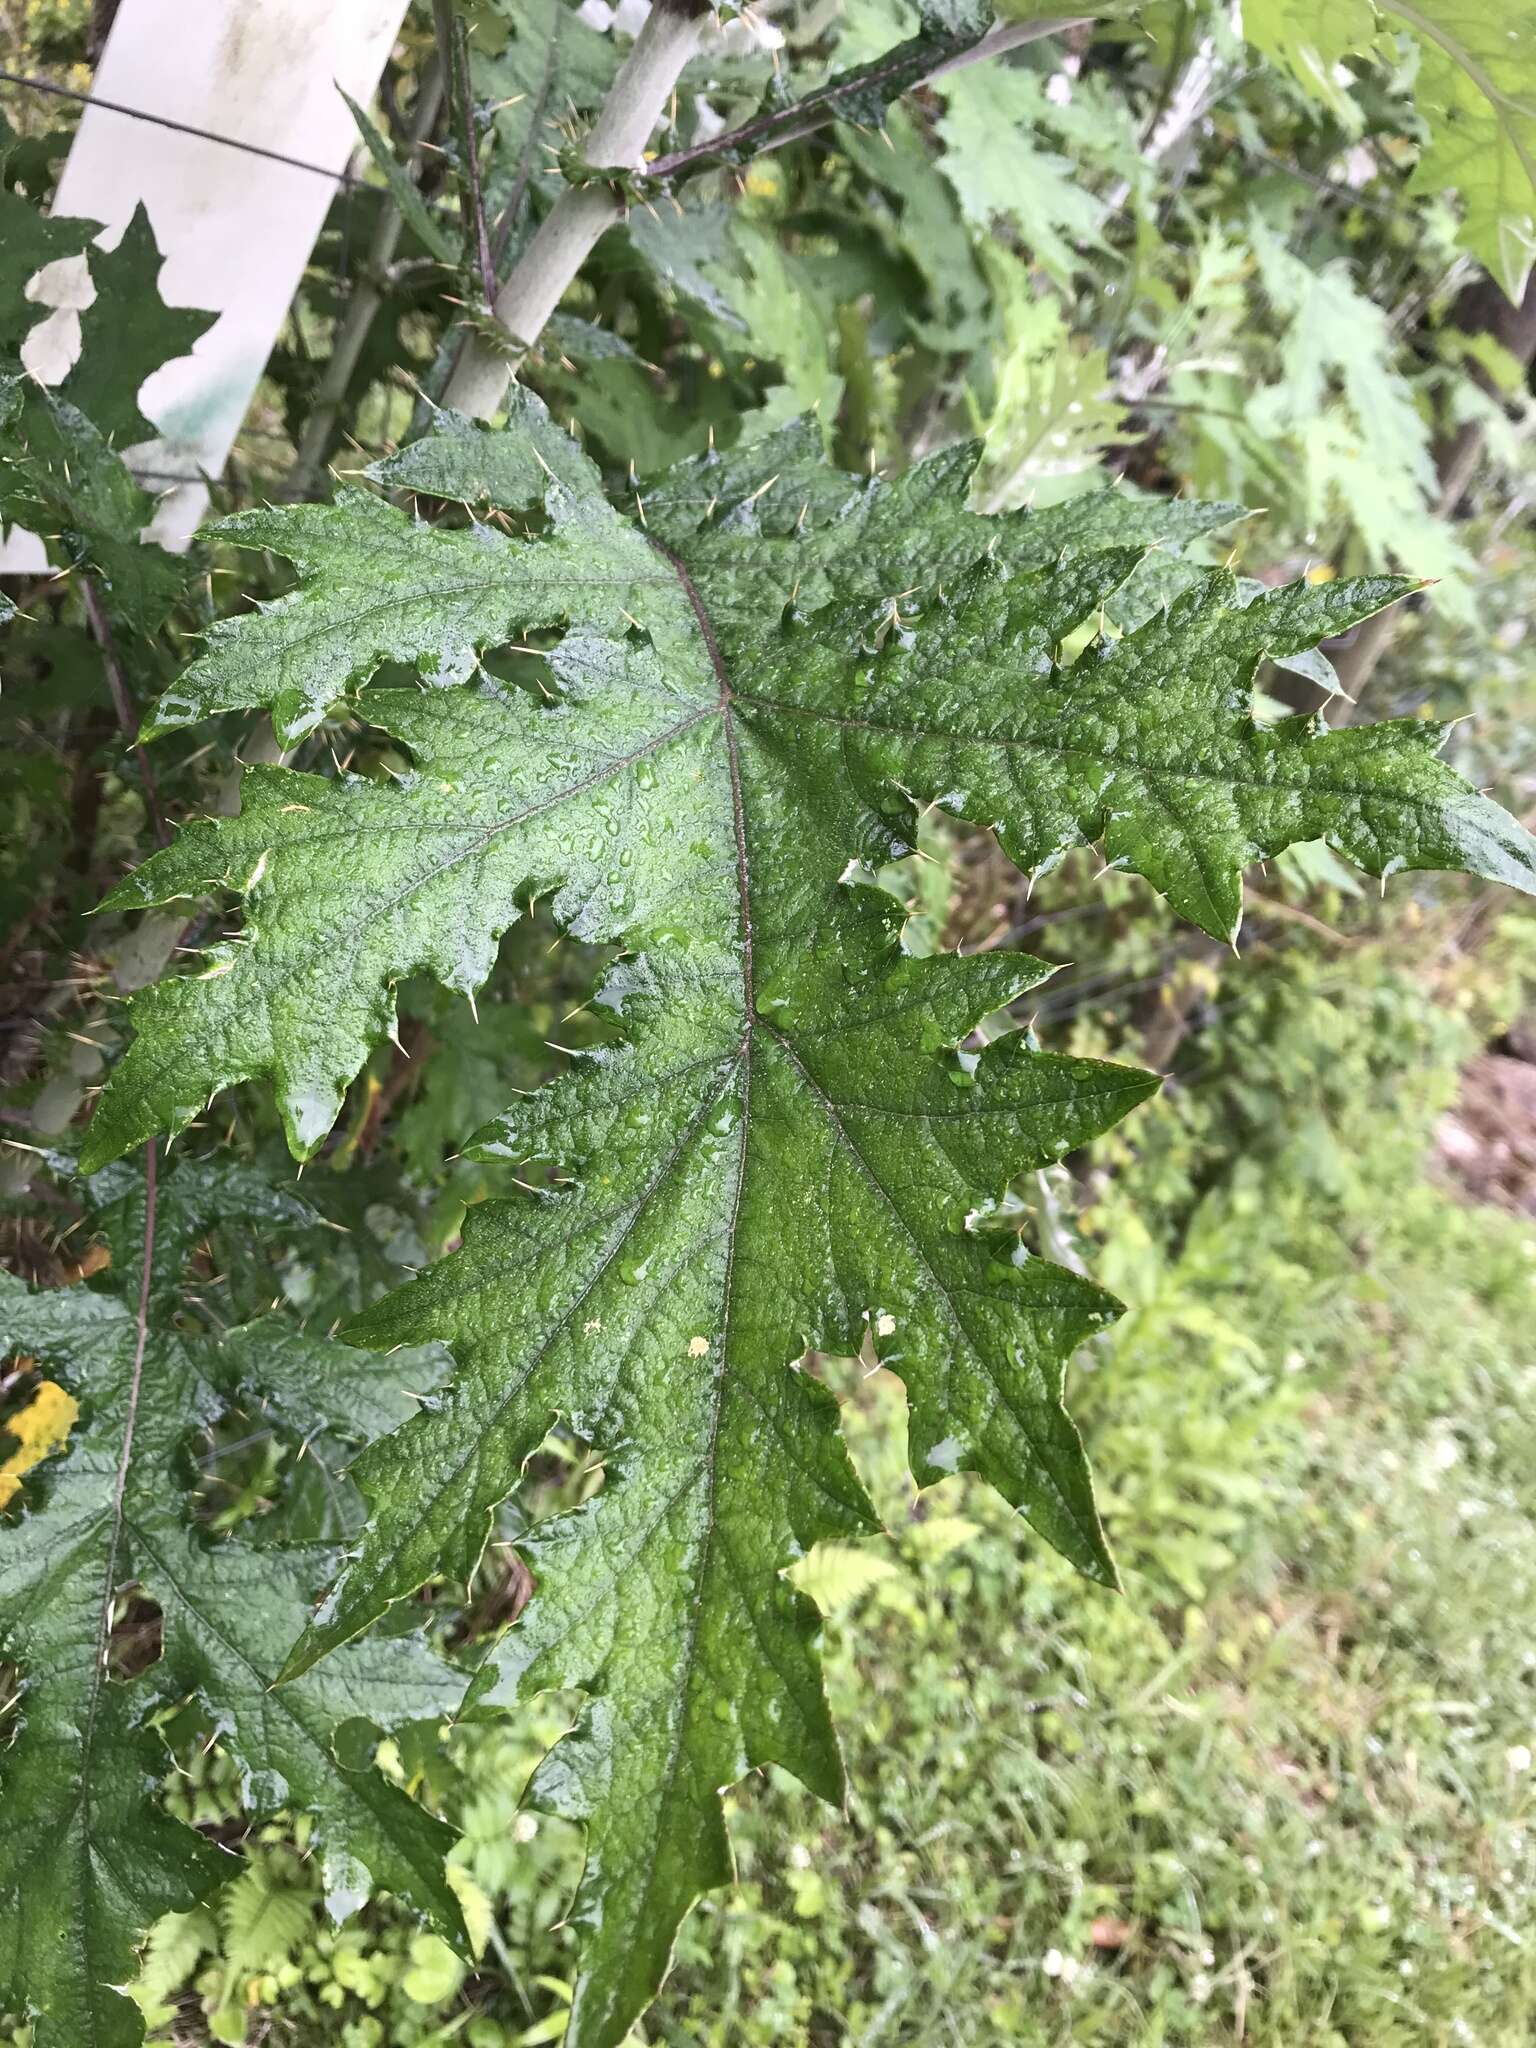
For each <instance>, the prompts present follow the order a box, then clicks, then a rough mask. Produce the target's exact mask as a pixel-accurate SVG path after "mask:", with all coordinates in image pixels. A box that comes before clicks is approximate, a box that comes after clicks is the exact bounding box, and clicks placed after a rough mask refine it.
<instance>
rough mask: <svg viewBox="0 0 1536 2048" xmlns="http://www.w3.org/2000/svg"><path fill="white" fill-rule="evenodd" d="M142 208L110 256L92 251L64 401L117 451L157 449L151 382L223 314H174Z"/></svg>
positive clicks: (178, 310)
mask: <svg viewBox="0 0 1536 2048" xmlns="http://www.w3.org/2000/svg"><path fill="white" fill-rule="evenodd" d="M162 260H163V259H162V258H161V255H160V248H159V244H158V243H157V242H156V240H155V233H154V229H153V228H152V227H151V226H150V224H149V214H148V212H147V210H146V209H145V206H144V204H143V201H142V200H141V201H140V203H139V204H138V205H137V206H136V207H135V208H134V210H133V218H132V219H131V220H130V221H129V223H128V225H127V227H126V228H125V229H124V230H123V237H122V240H121V241H120V242H119V243H118V245H117V247H116V248H115V249H113V250H111V251H107V250H103V249H92V251H91V255H90V265H91V281H92V283H93V284H94V285H95V287H96V297H95V299H94V301H93V302H92V303H91V304H90V305H89V306H88V307H87V308H86V310H85V312H84V313H82V314H81V316H80V354H79V357H78V358H77V360H76V362H75V364H74V366H73V368H72V369H71V370H70V373H69V375H68V376H67V377H66V378H65V379H64V382H63V383H62V384H61V385H60V386H59V387H58V392H57V395H58V397H59V398H60V399H61V400H62V401H63V402H64V403H65V404H67V405H72V406H74V407H75V408H76V410H77V411H79V412H81V413H83V414H84V415H85V417H86V418H87V419H88V420H89V421H90V422H91V424H92V426H94V427H95V428H96V430H97V432H98V433H100V434H102V435H104V436H105V437H106V439H107V440H108V441H110V442H112V443H113V444H114V445H115V446H117V447H119V448H129V447H132V446H133V445H134V443H135V442H139V441H152V440H153V439H154V438H155V435H156V433H157V431H158V429H157V428H156V427H155V425H154V423H153V421H151V420H147V419H145V417H144V415H143V414H142V413H141V412H140V411H139V393H140V391H141V390H142V389H143V387H144V384H145V382H146V380H147V379H148V378H149V377H151V376H153V375H154V373H155V371H156V370H158V369H161V368H163V367H164V365H165V364H166V363H169V362H174V361H175V360H176V358H177V357H178V356H184V355H188V354H190V353H191V350H192V346H193V343H194V342H196V340H197V339H198V337H199V336H200V335H202V334H206V333H207V331H208V329H209V328H210V327H211V326H212V325H213V323H214V321H215V320H216V319H217V318H218V317H219V316H218V315H217V313H205V312H200V311H198V310H197V309H196V308H194V307H191V306H168V305H166V303H165V302H164V300H163V299H162V298H161V297H160V293H159V290H158V288H157V285H156V279H157V278H158V276H159V274H160V268H161V263H162Z"/></svg>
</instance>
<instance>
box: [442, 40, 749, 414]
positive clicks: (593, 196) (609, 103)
mask: <svg viewBox="0 0 1536 2048" xmlns="http://www.w3.org/2000/svg"><path fill="white" fill-rule="evenodd" d="M708 19H709V12H708V9H707V8H706V7H700V6H698V5H696V4H695V0H656V5H655V6H654V7H652V9H651V11H650V13H649V14H648V15H647V16H646V19H645V25H644V26H643V27H642V29H641V30H640V33H639V35H637V36H636V37H635V41H634V47H633V48H632V49H631V50H630V53H629V55H628V57H626V58H625V60H624V63H623V65H622V67H621V68H620V71H619V74H618V76H617V78H615V80H614V82H613V89H612V91H611V92H610V93H609V95H608V97H607V99H606V100H605V101H604V103H603V110H602V112H601V114H599V115H598V117H597V122H596V124H595V126H594V127H593V130H592V133H591V135H590V137H589V138H588V141H587V149H586V160H587V162H588V163H589V164H591V165H593V166H594V168H597V169H620V170H633V169H635V167H636V166H637V165H638V164H639V162H640V160H641V154H642V152H643V150H644V148H645V145H646V143H647V142H648V141H649V140H650V137H651V131H652V130H653V129H654V128H655V126H656V123H657V122H658V121H659V120H660V119H661V117H662V115H663V113H664V112H665V111H666V108H667V104H668V102H669V101H670V100H671V97H672V94H673V91H674V89H675V88H676V85H677V81H678V79H679V78H680V77H681V75H682V70H683V66H684V65H685V64H686V63H687V62H688V60H689V58H690V57H691V56H693V54H694V52H695V51H696V50H697V49H698V46H699V41H700V38H701V37H702V35H703V33H704V29H705V25H706V23H707V21H708ZM623 212H624V203H623V201H622V199H621V198H620V197H619V195H618V194H617V193H616V192H615V191H613V190H612V189H611V188H610V187H609V186H608V185H606V184H592V185H573V186H572V187H571V188H570V189H569V190H568V191H566V192H562V193H561V195H560V197H559V198H558V199H557V200H556V201H555V204H554V206H553V207H552V208H551V209H550V211H549V212H548V213H547V214H546V215H545V217H544V219H543V221H542V222H541V223H540V225H539V230H538V233H537V234H536V235H535V236H534V237H533V239H532V241H531V242H530V243H529V244H528V246H527V248H526V249H525V250H524V251H523V253H522V255H521V256H520V257H519V258H518V260H517V262H516V263H515V264H514V265H513V266H512V271H511V275H510V276H509V277H508V279H507V281H506V283H505V284H504V285H503V286H502V287H501V289H500V291H498V292H497V294H496V298H495V303H494V306H493V309H492V310H493V311H494V313H495V315H496V318H497V320H498V321H499V322H500V324H501V325H502V326H503V327H504V328H505V329H506V330H507V332H508V333H509V334H511V335H512V336H514V337H515V338H516V340H517V341H519V342H522V343H525V344H526V343H531V342H534V341H536V340H537V339H538V337H539V335H540V334H541V333H542V332H543V329H544V326H545V324H546V322H547V321H548V319H549V317H550V315H551V314H552V313H553V312H554V310H555V308H556V306H558V305H559V303H560V300H561V298H562V297H563V296H564V293H565V289H566V287H567V285H569V283H570V282H571V279H572V278H573V277H574V276H575V275H576V273H577V271H578V270H580V268H581V266H582V264H583V263H585V262H586V260H587V257H588V256H589V255H590V253H591V251H592V249H593V247H594V245H595V244H596V242H597V240H598V237H599V236H600V235H602V234H603V233H604V232H605V231H606V230H607V229H608V228H610V227H612V226H613V224H614V222H615V221H617V220H620V219H621V218H622V217H623ZM512 369H513V365H512V361H511V360H510V358H509V357H508V356H507V355H506V354H505V353H503V352H502V351H501V350H499V349H497V348H494V347H492V346H491V344H490V343H489V342H487V341H484V340H482V339H481V338H479V337H478V336H476V337H473V338H472V339H471V341H470V343H469V346H468V347H467V348H466V349H465V351H464V353H463V355H462V356H461V357H460V358H459V362H458V366H457V368H456V369H455V370H454V373H453V375H452V376H451V377H450V378H449V380H448V386H447V389H446V390H445V391H444V393H443V403H444V405H446V406H449V407H451V408H452V409H454V410H455V411H457V412H465V413H470V414H472V415H474V416H475V417H477V418H480V419H488V418H489V417H490V415H491V414H492V413H493V412H494V411H495V410H496V408H497V406H498V405H500V403H501V401H502V399H503V397H504V396H505V395H506V389H507V386H508V384H509V383H510V382H511V380H512Z"/></svg>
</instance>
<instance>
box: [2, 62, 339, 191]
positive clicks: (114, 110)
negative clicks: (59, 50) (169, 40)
mask: <svg viewBox="0 0 1536 2048" xmlns="http://www.w3.org/2000/svg"><path fill="white" fill-rule="evenodd" d="M0 79H4V80H5V82H6V83H7V84H8V85H22V86H25V87H26V88H27V90H28V91H29V92H42V93H49V94H51V95H52V97H53V98H54V99H59V100H78V101H79V103H80V105H81V106H82V107H100V108H101V109H102V111H103V113H107V114H126V115H127V116H128V118H129V119H130V120H131V121H148V122H150V123H151V124H152V125H153V126H154V127H156V128H171V129H174V131H175V132H176V133H177V134H178V135H195V136H197V137H198V138H199V139H200V140H201V141H203V142H221V143H223V145H224V147H225V148H226V149H241V150H244V152H245V154H246V155H247V156H264V157H266V158H267V159H268V160H269V161H270V162H272V163H275V164H287V165H289V166H290V168H291V169H293V170H296V171H309V172H311V173H313V175H314V176H315V177H317V178H329V179H330V180H331V182H332V184H335V185H353V184H355V183H356V182H357V181H356V179H355V178H354V177H353V176H352V174H351V172H350V171H346V170H341V171H330V170H327V169H326V167H325V165H324V164H311V163H306V162H305V160H304V159H303V157H298V156H284V154H283V152H282V151H281V150H280V149H263V148H262V146H261V144H260V143H259V142H238V141H236V139H235V137H234V136H233V135H217V134H215V133H214V131H213V129H211V128H194V127H193V126H192V124H191V122H190V121H173V120H172V119H171V118H170V116H169V115H168V114H149V113H146V112H145V111H144V109H143V108H142V107H125V106H123V105H122V103H121V102H120V101H118V100H104V99H99V98H98V97H97V96H96V95H95V94H94V93H89V92H76V91H74V90H73V88H72V87H70V86H67V85H54V84H52V83H51V82H50V81H49V80H48V79H46V78H28V77H26V76H25V75H24V74H23V73H21V72H19V71H7V70H5V69H4V68H3V67H0Z"/></svg>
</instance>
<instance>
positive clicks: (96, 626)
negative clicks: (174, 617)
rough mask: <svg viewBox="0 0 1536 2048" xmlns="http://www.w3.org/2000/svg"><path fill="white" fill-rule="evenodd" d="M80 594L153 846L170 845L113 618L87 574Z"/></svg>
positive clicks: (157, 786) (81, 579)
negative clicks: (141, 794)
mask: <svg viewBox="0 0 1536 2048" xmlns="http://www.w3.org/2000/svg"><path fill="white" fill-rule="evenodd" d="M80 596H81V599H82V601H83V602H84V605H85V616H86V619H87V620H88V621H89V623H90V628H91V634H92V637H93V638H94V639H95V641H96V644H97V646H98V647H99V648H100V649H101V660H102V666H103V667H104V668H105V670H106V672H107V688H108V689H109V690H110V691H111V693H112V709H113V710H114V711H115V712H116V713H117V722H118V724H119V725H120V726H121V727H122V729H123V737H124V738H125V739H126V740H127V742H128V744H129V745H130V746H131V747H132V749H133V755H134V759H135V760H136V761H137V762H138V764H139V781H140V786H141V787H142V789H143V792H144V809H145V811H146V812H147V813H148V815H149V829H150V831H151V832H152V833H153V834H154V840H155V844H156V846H169V845H170V843H171V835H170V833H169V831H168V830H167V829H166V823H165V818H164V815H163V813H162V812H161V809H160V790H159V785H158V784H157V783H156V781H155V772H154V770H153V769H152V768H151V767H150V765H149V756H148V754H146V753H145V751H144V749H143V748H142V747H141V746H140V745H139V714H138V712H137V710H136V709H135V707H134V702H133V698H132V696H131V695H130V694H129V690H128V682H127V678H126V677H125V676H124V674H123V665H122V662H121V661H120V660H119V659H118V653H117V641H116V640H115V638H114V637H113V633H112V622H111V620H110V619H109V618H108V617H107V608H106V606H105V605H104V604H103V603H102V601H101V592H100V591H99V590H98V589H97V588H96V585H95V583H94V582H93V581H92V579H91V578H90V577H89V576H82V577H81V578H80Z"/></svg>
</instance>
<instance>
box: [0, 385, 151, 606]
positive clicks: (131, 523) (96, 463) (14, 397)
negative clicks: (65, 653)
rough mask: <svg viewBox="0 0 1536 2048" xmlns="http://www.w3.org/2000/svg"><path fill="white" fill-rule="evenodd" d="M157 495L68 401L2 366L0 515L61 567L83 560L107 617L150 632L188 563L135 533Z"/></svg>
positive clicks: (146, 519) (81, 564)
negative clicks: (28, 532) (36, 537)
mask: <svg viewBox="0 0 1536 2048" xmlns="http://www.w3.org/2000/svg"><path fill="white" fill-rule="evenodd" d="M154 510H155V507H154V501H153V500H152V499H151V498H150V497H149V495H148V493H147V492H145V491H143V490H141V489H140V487H139V485H138V484H137V483H135V482H134V480H133V478H132V477H131V476H130V475H129V473H128V471H127V470H126V469H125V468H124V467H123V464H122V462H121V461H120V460H119V459H118V457H117V456H116V455H115V454H114V453H113V452H112V450H111V448H110V447H109V446H108V445H107V443H106V441H105V440H104V439H103V437H102V435H101V434H100V433H99V432H98V431H97V429H96V428H95V427H94V426H93V425H92V424H91V422H90V421H89V420H88V419H87V418H86V417H85V415H84V414H83V413H82V412H80V411H78V410H77V409H76V408H75V407H74V406H72V405H69V404H67V403H66V402H65V401H64V400H63V399H60V398H55V397H54V396H53V394H52V393H51V392H49V391H46V390H44V388H43V387H42V386H41V385H40V384H36V383H34V382H33V381H32V380H31V379H30V378H27V377H5V376H0V518H3V519H6V520H15V521H16V522H17V524H19V525H22V526H26V527H30V528H31V529H32V530H33V531H34V532H37V533H40V534H41V535H42V536H43V538H44V539H45V540H46V541H47V543H48V547H49V551H50V554H51V555H52V556H53V558H54V560H55V561H57V562H58V563H59V564H60V566H61V567H63V568H69V569H75V568H81V569H89V570H90V571H91V572H92V573H93V574H94V575H95V576H96V577H97V579H98V580H99V582H100V585H101V589H102V595H103V597H104V599H105V600H106V602H107V603H108V605H109V606H110V608H111V611H112V615H113V617H114V618H116V619H118V620H120V621H121V622H122V623H123V624H124V625H127V626H134V627H137V628H138V629H139V630H140V631H142V632H145V633H149V632H153V631H154V630H155V628H156V627H157V626H159V625H160V624H161V623H162V621H163V620H164V618H165V616H166V614H167V612H169V610H170V609H171V606H172V605H173V604H175V602H176V600H177V599H178V598H179V597H180V596H181V593H182V591H183V590H184V589H185V587H186V583H187V577H188V573H189V571H188V566H187V564H186V563H185V562H184V561H180V560H178V559H177V557H176V556H174V555H171V554H167V553H166V551H165V549H164V548H161V547H157V546H155V545H154V544H153V543H152V542H146V541H142V540H141V539H140V538H139V536H140V534H141V532H142V531H143V529H144V528H145V527H146V526H147V525H148V524H149V521H150V520H151V519H152V518H153V516H154Z"/></svg>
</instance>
